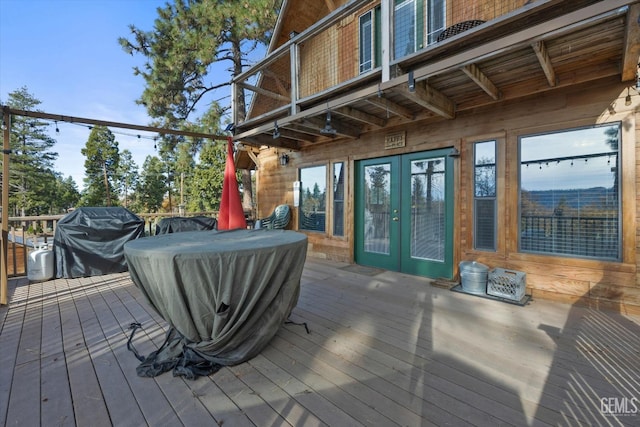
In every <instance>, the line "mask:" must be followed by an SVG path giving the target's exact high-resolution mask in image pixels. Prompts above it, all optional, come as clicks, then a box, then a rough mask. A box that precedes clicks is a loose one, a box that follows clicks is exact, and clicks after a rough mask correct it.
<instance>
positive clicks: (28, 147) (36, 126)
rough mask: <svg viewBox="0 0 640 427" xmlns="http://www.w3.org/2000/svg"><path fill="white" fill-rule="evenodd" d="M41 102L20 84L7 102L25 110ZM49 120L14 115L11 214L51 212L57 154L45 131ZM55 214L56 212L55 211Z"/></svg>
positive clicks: (10, 105)
mask: <svg viewBox="0 0 640 427" xmlns="http://www.w3.org/2000/svg"><path fill="white" fill-rule="evenodd" d="M40 104H41V102H40V101H39V100H38V99H36V98H35V97H34V96H33V95H32V94H30V93H29V91H28V89H27V88H26V87H22V88H20V89H18V90H15V91H13V92H11V93H10V94H9V99H8V101H7V105H8V106H9V107H11V108H15V109H19V110H27V111H40V110H38V109H37V107H38V105H40ZM48 126H49V123H48V122H45V121H42V120H40V119H35V118H31V117H25V116H13V118H12V122H11V141H10V147H11V157H10V162H11V163H10V168H9V169H10V175H9V211H10V212H12V213H13V214H14V215H21V216H25V215H39V214H45V213H51V212H49V210H48V207H49V206H50V205H51V201H52V200H51V197H54V198H55V196H51V192H50V191H49V189H50V187H49V186H47V185H44V184H45V183H47V182H49V183H50V182H52V181H55V176H54V172H53V162H54V161H55V159H56V158H57V157H58V153H56V152H54V151H51V148H52V147H53V146H54V144H55V142H56V141H55V140H54V139H53V138H51V137H50V136H49V135H48V134H47V132H46V130H47V127H48ZM55 213H57V212H55Z"/></svg>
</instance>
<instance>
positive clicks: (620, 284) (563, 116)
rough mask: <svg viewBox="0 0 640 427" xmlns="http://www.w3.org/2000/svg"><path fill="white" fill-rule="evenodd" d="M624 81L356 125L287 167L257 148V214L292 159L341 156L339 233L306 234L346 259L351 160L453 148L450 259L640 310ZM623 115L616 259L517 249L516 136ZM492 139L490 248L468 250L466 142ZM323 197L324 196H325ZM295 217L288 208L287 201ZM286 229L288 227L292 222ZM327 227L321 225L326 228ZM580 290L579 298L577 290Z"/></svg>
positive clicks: (325, 252) (634, 125)
mask: <svg viewBox="0 0 640 427" xmlns="http://www.w3.org/2000/svg"><path fill="white" fill-rule="evenodd" d="M626 87H627V85H626V84H624V83H620V81H619V77H611V78H606V79H601V80H599V81H596V82H592V83H590V84H583V85H578V86H575V87H570V88H565V89H558V90H556V91H548V92H544V93H541V94H540V95H535V96H530V97H527V98H523V99H520V100H514V101H508V102H503V103H496V104H494V105H490V106H488V107H485V108H479V109H476V110H470V111H464V112H461V113H459V114H458V115H457V117H456V118H455V119H453V120H447V121H434V120H431V121H430V120H424V121H422V122H414V123H411V124H409V125H406V126H402V127H388V128H385V129H384V130H379V131H373V132H369V133H366V134H363V135H362V136H361V137H360V138H359V139H356V140H351V141H349V140H340V141H335V142H333V143H329V144H314V145H311V146H308V147H305V148H304V149H303V150H301V151H299V152H291V153H289V155H290V162H289V164H288V165H287V166H286V167H281V166H280V165H279V164H278V163H277V158H276V157H275V156H274V155H271V156H269V155H267V154H269V153H271V152H270V151H269V150H265V151H263V152H262V153H261V154H260V169H259V171H258V174H259V190H258V199H259V200H260V204H259V210H260V215H262V216H265V215H268V213H270V211H271V210H272V209H273V207H274V206H275V205H276V204H278V203H288V204H290V205H292V204H293V192H292V189H293V186H292V183H293V181H295V180H297V173H298V168H300V167H306V166H312V165H318V164H325V165H327V167H330V162H336V161H344V162H345V165H346V166H347V177H348V183H349V184H348V186H347V189H346V190H347V191H346V193H347V194H346V196H345V199H346V201H345V203H346V205H345V211H346V218H345V236H346V237H333V236H330V235H329V233H308V236H309V248H310V249H309V251H310V255H311V256H318V257H322V258H327V259H332V260H338V261H349V262H350V261H353V194H354V191H353V189H354V185H355V183H354V182H353V166H354V162H355V161H356V160H360V159H366V158H374V157H381V156H388V155H395V154H401V153H406V152H417V151H426V150H432V149H437V148H443V147H454V146H455V147H456V148H458V149H459V150H460V152H461V156H460V157H459V159H458V160H456V166H455V167H456V171H455V174H456V184H455V186H456V187H455V194H456V201H455V205H456V207H455V221H456V222H455V230H456V231H455V233H456V238H455V249H454V253H455V260H456V262H455V264H456V265H457V264H458V262H459V261H461V260H477V261H480V262H483V263H485V264H487V265H489V266H490V267H503V268H510V269H515V270H519V271H524V272H526V273H527V288H528V289H527V290H528V291H529V292H530V293H532V295H533V296H534V298H538V297H540V298H550V299H554V300H559V301H564V302H577V301H589V302H590V303H593V304H596V305H602V306H608V307H612V308H615V309H619V310H634V311H638V310H640V274H639V267H638V266H639V265H640V256H639V255H638V254H639V253H640V244H639V242H640V232H639V231H638V230H639V228H640V223H639V220H638V218H640V208H639V206H640V196H639V195H638V188H640V161H639V160H638V159H640V144H639V143H638V141H640V130H639V129H640V125H639V124H638V120H639V119H640V117H638V113H637V109H638V104H639V99H638V98H639V97H638V96H634V97H633V103H632V105H630V106H625V96H626V95H627V89H626ZM607 122H622V125H623V126H622V128H623V134H622V146H621V156H620V157H621V159H622V162H623V164H622V175H621V180H622V181H621V182H622V191H623V195H622V204H623V206H622V222H623V228H622V241H623V259H622V261H621V262H603V261H596V260H587V259H577V258H569V257H555V256H550V255H539V254H527V253H520V252H519V251H518V224H517V218H518V192H519V188H518V168H519V165H518V137H519V136H520V135H526V134H531V133H535V132H550V131H560V130H563V129H570V128H574V127H578V126H587V125H595V124H602V123H607ZM399 130H404V131H406V146H405V147H404V148H397V149H391V150H385V148H384V135H386V134H388V133H393V132H397V131H399ZM487 138H495V139H496V140H497V141H498V150H499V155H498V162H499V163H498V170H499V177H498V186H499V187H498V188H499V195H498V197H499V205H500V206H501V207H503V209H501V210H500V214H499V218H498V223H499V224H500V226H499V230H498V233H499V234H498V250H497V251H496V252H493V253H492V252H483V251H475V250H473V243H472V241H471V236H472V226H473V221H472V219H473V212H472V200H471V195H472V193H471V187H470V186H471V183H472V175H471V170H472V168H471V165H472V159H471V155H472V151H471V144H473V142H476V141H482V140H486V139H487ZM327 188H330V187H329V186H328V187H327ZM327 206H329V204H327ZM293 211H294V217H296V215H295V212H296V209H293ZM291 228H293V229H296V228H297V222H296V221H292V224H291ZM327 229H328V230H329V229H330V228H329V227H327ZM585 297H586V298H585Z"/></svg>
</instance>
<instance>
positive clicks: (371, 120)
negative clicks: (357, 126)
mask: <svg viewBox="0 0 640 427" xmlns="http://www.w3.org/2000/svg"><path fill="white" fill-rule="evenodd" d="M333 111H334V112H335V113H337V114H340V115H343V116H347V117H350V118H352V119H354V120H358V121H360V122H363V123H367V124H370V125H373V126H375V127H378V128H381V127H384V126H385V125H386V124H387V120H386V119H381V118H380V117H378V116H374V115H373V114H369V113H366V112H364V111H361V110H357V109H355V108H353V107H348V106H347V107H341V108H338V109H335V110H333Z"/></svg>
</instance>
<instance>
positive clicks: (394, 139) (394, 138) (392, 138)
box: [384, 131, 406, 150]
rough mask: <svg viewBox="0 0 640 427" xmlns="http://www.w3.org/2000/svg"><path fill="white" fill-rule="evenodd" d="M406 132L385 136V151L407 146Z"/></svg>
mask: <svg viewBox="0 0 640 427" xmlns="http://www.w3.org/2000/svg"><path fill="white" fill-rule="evenodd" d="M404 136H405V132H404V131H402V132H395V133H389V134H387V135H385V136H384V149H385V150H389V149H391V148H400V147H404V145H405V142H406V141H405V137H404Z"/></svg>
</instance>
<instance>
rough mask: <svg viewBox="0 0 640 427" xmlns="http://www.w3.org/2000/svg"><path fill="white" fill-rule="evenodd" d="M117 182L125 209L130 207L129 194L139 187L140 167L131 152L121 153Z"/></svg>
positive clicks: (124, 151)
mask: <svg viewBox="0 0 640 427" xmlns="http://www.w3.org/2000/svg"><path fill="white" fill-rule="evenodd" d="M116 181H117V184H118V190H119V192H120V196H121V197H122V204H123V206H124V207H125V208H126V207H129V205H130V202H129V193H131V192H132V191H133V190H134V189H135V188H136V186H137V185H138V165H136V162H135V161H134V160H133V156H132V154H131V151H129V150H122V153H120V162H119V164H118V169H117V176H116Z"/></svg>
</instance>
